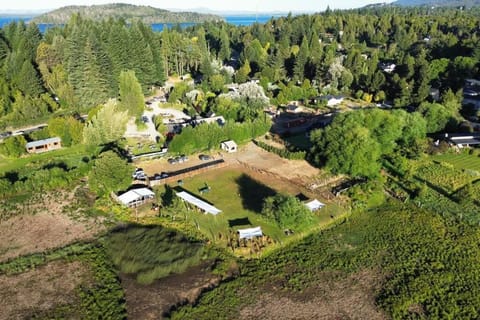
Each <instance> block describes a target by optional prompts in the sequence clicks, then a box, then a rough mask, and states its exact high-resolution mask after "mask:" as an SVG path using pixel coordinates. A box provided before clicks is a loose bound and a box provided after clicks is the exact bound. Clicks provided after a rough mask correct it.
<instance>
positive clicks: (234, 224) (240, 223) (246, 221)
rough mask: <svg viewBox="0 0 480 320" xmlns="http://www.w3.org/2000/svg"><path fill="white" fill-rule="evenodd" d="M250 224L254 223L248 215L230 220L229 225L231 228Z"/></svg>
mask: <svg viewBox="0 0 480 320" xmlns="http://www.w3.org/2000/svg"><path fill="white" fill-rule="evenodd" d="M250 225H252V223H251V222H250V219H248V217H245V218H238V219H230V220H228V226H229V227H230V228H233V227H238V226H250Z"/></svg>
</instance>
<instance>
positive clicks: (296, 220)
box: [262, 194, 313, 231]
mask: <svg viewBox="0 0 480 320" xmlns="http://www.w3.org/2000/svg"><path fill="white" fill-rule="evenodd" d="M262 214H263V215H264V216H265V217H267V218H269V219H271V220H273V221H275V222H276V223H277V224H278V226H279V227H281V228H289V229H293V230H296V231H299V230H302V228H303V227H304V226H308V225H309V224H310V223H311V221H312V219H313V216H312V213H311V211H310V210H309V209H308V208H307V207H306V206H305V205H304V204H303V203H302V202H301V201H300V200H298V199H297V198H296V197H293V196H286V195H283V194H277V195H275V196H273V197H268V198H266V199H265V201H264V203H263V208H262Z"/></svg>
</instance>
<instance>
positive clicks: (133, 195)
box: [117, 188, 155, 207]
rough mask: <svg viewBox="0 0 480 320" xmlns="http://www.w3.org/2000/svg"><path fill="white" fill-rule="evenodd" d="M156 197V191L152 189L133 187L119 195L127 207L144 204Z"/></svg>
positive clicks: (119, 198) (118, 198) (121, 201)
mask: <svg viewBox="0 0 480 320" xmlns="http://www.w3.org/2000/svg"><path fill="white" fill-rule="evenodd" d="M154 197H155V193H153V191H152V190H150V189H147V188H140V189H133V190H130V191H127V192H125V193H123V194H121V195H120V196H118V197H117V200H118V201H119V202H120V203H121V204H123V205H125V206H127V207H136V206H139V205H141V204H144V203H145V202H147V201H148V200H150V199H153V198H154Z"/></svg>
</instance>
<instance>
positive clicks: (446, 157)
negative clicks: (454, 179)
mask: <svg viewBox="0 0 480 320" xmlns="http://www.w3.org/2000/svg"><path fill="white" fill-rule="evenodd" d="M432 158H433V159H434V160H437V161H443V162H447V163H450V164H452V165H453V166H454V167H455V168H458V169H467V170H475V171H478V172H480V157H479V156H477V155H470V154H466V153H462V154H452V153H449V154H442V155H437V156H434V157H432Z"/></svg>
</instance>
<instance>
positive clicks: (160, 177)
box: [152, 172, 168, 180]
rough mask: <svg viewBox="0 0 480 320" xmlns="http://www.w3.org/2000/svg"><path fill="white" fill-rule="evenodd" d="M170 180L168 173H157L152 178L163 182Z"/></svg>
mask: <svg viewBox="0 0 480 320" xmlns="http://www.w3.org/2000/svg"><path fill="white" fill-rule="evenodd" d="M165 178H168V173H166V172H162V173H155V174H154V175H153V177H152V179H153V180H161V179H165Z"/></svg>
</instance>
